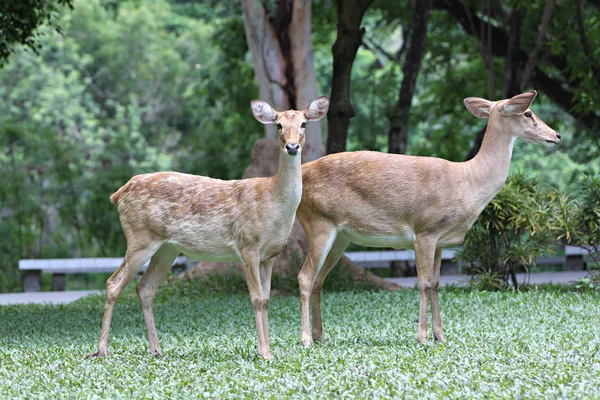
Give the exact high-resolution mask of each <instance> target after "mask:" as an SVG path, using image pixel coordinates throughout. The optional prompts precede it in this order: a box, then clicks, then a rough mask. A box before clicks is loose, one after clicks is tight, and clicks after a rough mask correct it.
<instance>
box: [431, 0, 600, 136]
mask: <svg viewBox="0 0 600 400" xmlns="http://www.w3.org/2000/svg"><path fill="white" fill-rule="evenodd" d="M541 4H543V5H544V6H543V7H542V6H541ZM541 4H540V2H539V1H538V2H535V3H530V4H528V5H524V4H522V3H521V4H520V5H519V7H527V8H526V10H527V11H528V14H530V16H533V13H536V14H538V15H539V14H542V15H541V16H539V17H538V18H520V19H519V20H520V21H522V24H521V27H520V28H521V35H520V36H521V38H533V37H535V38H536V41H534V42H532V41H531V40H529V41H527V42H525V41H524V40H521V43H520V46H519V48H518V49H513V51H514V53H512V51H511V61H514V63H515V64H514V65H516V66H517V73H518V74H521V75H522V77H524V78H527V76H526V75H525V74H526V73H527V74H529V73H530V74H531V76H530V78H529V79H525V80H526V81H527V80H528V81H529V82H530V83H531V85H533V86H534V87H535V88H536V89H538V90H539V91H541V92H542V93H544V94H545V95H546V96H547V97H548V98H549V99H550V100H551V101H552V102H553V103H555V104H556V105H558V106H559V107H560V108H562V109H563V110H565V111H566V112H568V113H569V114H571V115H572V116H573V117H574V118H575V119H576V120H577V121H578V122H579V123H580V124H581V125H582V126H583V127H584V128H586V129H587V130H588V131H589V132H593V131H594V129H595V127H597V126H599V125H600V115H599V113H598V107H597V105H596V104H597V103H598V89H599V87H600V82H598V80H596V79H595V77H594V74H593V68H597V66H598V60H596V56H595V55H594V54H590V55H589V56H586V54H585V48H586V46H583V45H582V44H581V39H580V36H581V35H579V34H578V33H577V32H578V31H581V30H580V29H579V30H578V29H570V27H571V26H572V25H573V23H572V21H571V20H572V17H571V16H575V15H579V14H578V13H577V10H578V9H580V7H578V6H581V7H584V5H582V4H581V3H579V4H578V3H575V2H565V3H563V4H561V7H562V9H561V12H560V13H554V14H551V10H552V7H551V6H552V5H553V2H552V1H549V0H548V1H544V2H541ZM434 7H435V8H437V9H443V10H446V11H447V12H448V13H449V15H451V16H452V17H453V18H454V19H455V20H456V21H457V22H458V23H459V24H460V25H461V26H462V28H463V30H464V32H465V33H466V34H468V35H470V36H472V37H474V38H475V39H477V40H478V41H479V42H481V41H482V40H484V39H482V38H484V37H485V38H488V37H489V47H490V51H491V54H492V56H493V57H496V58H500V59H505V58H506V57H507V54H509V51H508V50H509V44H510V43H512V45H513V46H514V45H515V41H514V40H513V41H512V42H511V40H510V30H511V29H510V27H507V23H506V22H507V21H508V20H507V19H504V18H501V16H503V15H504V14H505V13H504V11H503V9H502V8H501V7H499V8H497V9H496V11H497V12H495V13H493V14H490V15H487V17H486V19H482V18H480V17H479V16H478V12H479V11H480V10H478V9H477V8H476V7H475V6H473V5H472V3H470V2H466V1H459V0H435V2H434ZM585 7H587V8H588V9H590V12H589V13H588V14H587V15H588V18H589V23H594V22H593V21H594V15H597V6H595V5H592V4H591V3H588V4H586V5H585ZM594 9H595V13H594ZM551 15H555V17H553V18H550V17H551ZM582 21H583V20H582ZM517 22H518V21H517ZM540 22H541V23H540ZM582 24H583V22H582ZM540 26H541V29H540V28H538V27H540ZM484 32H488V34H486V35H484ZM596 36H597V35H596ZM485 40H487V39H485ZM540 40H541V42H542V43H541V44H540ZM584 42H585V40H584ZM537 48H540V49H541V50H540V51H541V53H543V54H542V55H543V56H541V55H540V54H541V53H540V52H538V51H536V49H537ZM531 54H533V55H535V54H537V55H540V57H538V56H537V55H536V56H535V57H534V58H533V59H531V57H530V55H531ZM584 59H587V62H582V60H584ZM528 62H529V65H528ZM526 69H527V70H526ZM529 70H530V71H531V72H528V71H529ZM582 85H583V86H582ZM521 86H523V85H521Z"/></svg>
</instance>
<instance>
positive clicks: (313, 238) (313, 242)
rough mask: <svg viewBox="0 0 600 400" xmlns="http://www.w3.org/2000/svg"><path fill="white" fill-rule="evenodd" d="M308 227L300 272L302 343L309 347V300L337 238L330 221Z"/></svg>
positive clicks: (310, 342)
mask: <svg viewBox="0 0 600 400" xmlns="http://www.w3.org/2000/svg"><path fill="white" fill-rule="evenodd" d="M308 228H309V229H307V227H305V231H306V233H307V235H308V254H307V256H306V260H304V264H303V265H302V269H301V270H300V273H299V274H298V284H299V286H300V309H301V312H302V345H303V346H304V347H309V346H310V345H311V344H312V336H311V332H310V309H309V302H310V298H311V294H312V291H313V285H314V280H315V276H316V274H317V272H318V271H319V270H320V269H321V267H322V265H323V263H324V262H325V259H326V257H327V255H328V254H329V251H330V250H331V246H332V245H333V242H334V241H335V238H336V230H335V226H333V225H332V224H330V223H326V222H318V223H313V224H311V226H310V227H308Z"/></svg>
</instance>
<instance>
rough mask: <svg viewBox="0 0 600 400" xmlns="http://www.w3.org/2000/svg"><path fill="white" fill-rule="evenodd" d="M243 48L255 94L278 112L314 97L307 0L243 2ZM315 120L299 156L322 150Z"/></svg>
mask: <svg viewBox="0 0 600 400" xmlns="http://www.w3.org/2000/svg"><path fill="white" fill-rule="evenodd" d="M242 9H243V16H244V26H245V31H246V39H247V41H248V47H249V48H250V51H251V53H252V58H253V61H254V75H255V77H256V81H257V82H258V88H259V95H260V99H261V100H264V101H266V102H268V103H269V104H271V105H272V106H273V107H275V108H276V109H277V110H279V111H284V110H288V109H298V108H304V107H307V106H308V104H310V102H311V101H312V100H314V99H315V98H317V96H318V93H317V79H316V76H315V70H314V66H313V47H312V39H311V31H312V28H311V27H312V24H311V19H312V1H311V0H308V1H307V0H282V1H275V2H262V1H260V0H244V1H243V2H242ZM265 132H266V137H267V138H271V139H276V138H277V130H276V127H275V126H274V125H265ZM321 142H322V138H321V126H320V124H308V125H307V127H306V144H305V146H304V151H303V152H302V158H303V161H311V160H315V159H317V158H318V157H320V156H321V155H322V150H321V147H322V144H321Z"/></svg>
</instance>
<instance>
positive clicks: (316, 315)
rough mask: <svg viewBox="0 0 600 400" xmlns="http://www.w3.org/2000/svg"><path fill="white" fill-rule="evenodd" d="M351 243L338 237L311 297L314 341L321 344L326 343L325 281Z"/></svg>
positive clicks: (316, 280)
mask: <svg viewBox="0 0 600 400" xmlns="http://www.w3.org/2000/svg"><path fill="white" fill-rule="evenodd" d="M348 243H349V241H348V240H347V239H345V238H342V237H340V236H338V237H337V238H336V239H335V241H334V242H333V245H332V246H331V250H330V251H329V255H327V258H326V259H325V262H324V263H323V266H322V267H321V269H319V271H318V272H317V275H316V276H315V279H314V283H313V289H312V294H311V296H310V306H311V311H312V338H313V340H318V341H319V342H321V343H325V339H324V337H323V321H322V318H321V293H322V291H323V281H325V277H327V274H329V272H331V270H332V269H333V267H335V265H336V264H337V262H338V261H339V260H340V257H341V256H342V254H344V250H346V247H347V246H348Z"/></svg>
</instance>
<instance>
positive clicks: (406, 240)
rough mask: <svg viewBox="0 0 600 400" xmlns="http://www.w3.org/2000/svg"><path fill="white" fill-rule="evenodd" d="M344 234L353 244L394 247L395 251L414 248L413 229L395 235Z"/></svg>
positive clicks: (352, 232) (345, 232)
mask: <svg viewBox="0 0 600 400" xmlns="http://www.w3.org/2000/svg"><path fill="white" fill-rule="evenodd" d="M342 234H343V235H344V236H345V237H346V238H347V239H348V240H350V241H351V242H354V243H356V244H359V245H361V246H367V247H392V248H394V249H406V248H412V247H413V246H414V244H413V243H414V241H415V234H414V232H413V231H412V229H407V230H406V231H405V232H402V233H400V234H394V235H385V234H371V233H364V232H356V231H351V230H344V231H342Z"/></svg>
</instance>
